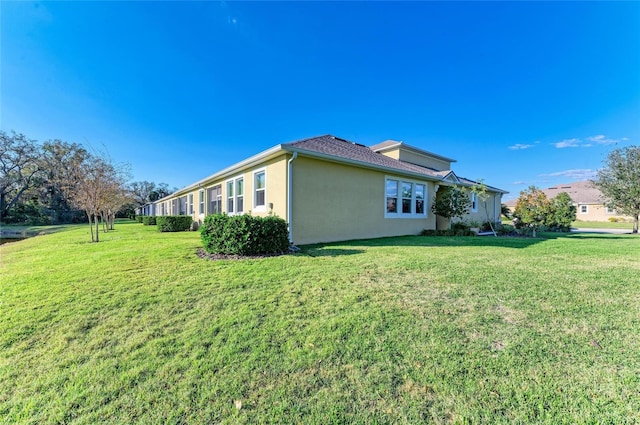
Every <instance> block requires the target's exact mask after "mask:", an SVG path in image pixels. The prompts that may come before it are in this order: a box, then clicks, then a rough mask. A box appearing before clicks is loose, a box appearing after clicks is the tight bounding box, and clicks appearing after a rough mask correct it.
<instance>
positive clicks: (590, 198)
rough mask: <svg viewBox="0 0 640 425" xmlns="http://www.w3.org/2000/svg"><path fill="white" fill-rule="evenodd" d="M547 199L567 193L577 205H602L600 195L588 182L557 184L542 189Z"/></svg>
mask: <svg viewBox="0 0 640 425" xmlns="http://www.w3.org/2000/svg"><path fill="white" fill-rule="evenodd" d="M543 192H544V193H545V195H547V197H548V198H553V197H555V196H556V195H558V194H559V193H562V192H567V193H568V194H569V196H570V197H571V199H572V200H573V202H575V203H577V204H602V203H603V201H602V193H600V190H598V189H597V188H596V187H595V186H594V185H593V183H591V182H590V181H588V180H587V181H581V182H573V183H566V184H559V185H556V186H552V187H548V188H546V189H543Z"/></svg>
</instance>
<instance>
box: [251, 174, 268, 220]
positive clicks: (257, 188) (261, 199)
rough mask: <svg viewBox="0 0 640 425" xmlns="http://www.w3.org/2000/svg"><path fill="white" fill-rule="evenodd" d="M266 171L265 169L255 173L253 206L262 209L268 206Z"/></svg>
mask: <svg viewBox="0 0 640 425" xmlns="http://www.w3.org/2000/svg"><path fill="white" fill-rule="evenodd" d="M266 177H267V176H266V172H265V171H264V170H262V171H257V172H256V173H255V174H254V175H253V191H254V195H253V207H254V208H255V209H256V210H261V209H264V208H265V207H266V190H267V189H266V186H267V185H266Z"/></svg>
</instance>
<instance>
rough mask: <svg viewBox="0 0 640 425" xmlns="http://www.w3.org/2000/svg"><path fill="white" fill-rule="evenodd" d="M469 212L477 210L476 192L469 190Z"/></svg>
mask: <svg viewBox="0 0 640 425" xmlns="http://www.w3.org/2000/svg"><path fill="white" fill-rule="evenodd" d="M471 212H478V194H477V193H475V192H471Z"/></svg>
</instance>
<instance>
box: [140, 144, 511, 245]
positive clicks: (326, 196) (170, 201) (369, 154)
mask: <svg viewBox="0 0 640 425" xmlns="http://www.w3.org/2000/svg"><path fill="white" fill-rule="evenodd" d="M453 162H455V160H454V159H451V158H447V157H444V156H441V155H437V154H434V153H431V152H427V151H425V150H422V149H420V148H417V147H413V146H410V145H407V144H405V143H403V142H398V141H393V140H387V141H385V142H382V143H380V144H377V145H374V146H370V147H367V146H364V145H361V144H358V143H354V142H351V141H348V140H344V139H340V138H338V137H335V136H331V135H324V136H319V137H312V138H309V139H304V140H299V141H295V142H291V143H285V144H280V145H277V146H274V147H272V148H270V149H267V150H266V151H263V152H261V153H258V154H257V155H254V156H252V157H250V158H247V159H245V160H244V161H241V162H239V163H237V164H234V165H232V166H231V167H228V168H225V169H224V170H221V171H219V172H217V173H215V174H213V175H211V176H209V177H207V178H205V179H202V180H200V181H198V182H195V183H193V184H191V185H189V186H187V187H185V188H183V189H180V190H178V191H177V192H175V193H173V194H171V195H170V196H167V197H165V198H162V199H159V200H158V201H156V202H154V203H153V205H151V206H148V207H147V211H150V212H151V211H153V213H154V214H155V215H180V214H187V215H191V216H192V217H193V220H194V221H195V222H202V221H203V220H204V217H205V215H208V214H214V213H227V214H243V213H251V214H254V215H267V214H275V215H277V216H279V217H282V218H284V219H285V220H286V221H287V222H288V223H289V232H290V239H291V241H292V242H293V243H296V244H309V243H317V242H334V241H342V240H350V239H365V238H377V237H385V236H400V235H412V234H418V233H420V231H422V230H423V229H443V228H448V226H449V221H448V220H445V219H443V218H441V217H436V216H435V215H434V214H433V213H432V212H431V210H430V207H431V205H432V203H433V201H434V199H435V198H436V197H437V196H442V194H443V193H444V192H445V191H446V190H448V189H449V188H450V187H451V186H453V185H458V186H463V187H470V186H472V185H473V184H474V183H475V182H474V181H472V180H468V179H465V178H461V177H458V176H457V175H456V174H455V173H454V172H453V171H452V170H451V163H453ZM487 189H488V193H489V197H488V199H486V201H485V202H482V200H480V199H476V197H475V195H474V194H472V193H470V195H469V196H470V197H471V198H472V209H471V212H470V213H469V215H468V217H466V219H467V220H477V221H487V220H491V221H498V220H499V218H500V206H501V197H502V195H503V194H504V193H507V192H505V191H503V190H500V189H497V188H494V187H487Z"/></svg>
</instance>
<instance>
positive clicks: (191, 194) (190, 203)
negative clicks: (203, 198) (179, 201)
mask: <svg viewBox="0 0 640 425" xmlns="http://www.w3.org/2000/svg"><path fill="white" fill-rule="evenodd" d="M189 214H193V193H190V194H189Z"/></svg>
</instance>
